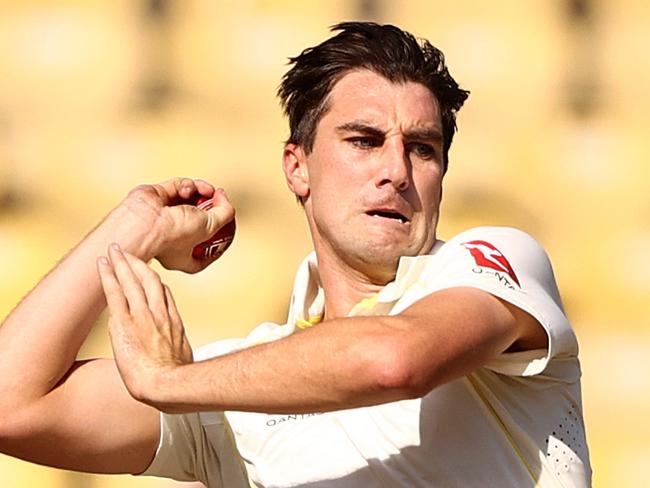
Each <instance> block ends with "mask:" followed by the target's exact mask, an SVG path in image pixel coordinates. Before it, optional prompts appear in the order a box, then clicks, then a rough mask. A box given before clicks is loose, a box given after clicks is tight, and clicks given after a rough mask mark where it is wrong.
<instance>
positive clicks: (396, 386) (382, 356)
mask: <svg viewBox="0 0 650 488" xmlns="http://www.w3.org/2000/svg"><path fill="white" fill-rule="evenodd" d="M373 363H374V364H373V369H374V372H375V378H376V381H377V386H378V388H380V389H381V390H384V391H390V392H393V393H394V395H395V396H396V397H397V399H400V400H405V399H410V398H420V397H422V396H424V395H426V394H427V393H429V392H430V391H431V390H432V389H433V386H434V384H433V381H432V378H431V374H427V371H423V369H424V368H423V367H422V364H421V362H420V361H418V359H417V354H414V352H413V351H412V350H411V347H410V346H409V345H408V344H400V343H395V342H391V343H389V344H384V345H383V346H382V347H381V351H378V353H377V354H375V355H374V360H373Z"/></svg>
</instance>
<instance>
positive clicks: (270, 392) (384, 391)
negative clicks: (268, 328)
mask: <svg viewBox="0 0 650 488" xmlns="http://www.w3.org/2000/svg"><path fill="white" fill-rule="evenodd" d="M391 320H396V319H395V318H390V317H372V318H371V317H357V318H355V319H343V320H334V321H329V322H326V323H323V324H319V325H318V326H317V327H314V328H313V329H309V330H306V331H303V332H300V333H298V334H295V335H293V336H290V337H288V338H286V339H283V340H281V341H277V342H274V343H270V344H264V345H260V346H256V347H253V348H250V349H246V350H243V351H239V352H237V353H233V354H230V355H226V356H223V357H218V358H214V359H211V360H207V361H201V362H196V363H191V364H187V365H183V366H180V367H177V368H170V369H167V370H162V371H159V372H158V373H157V374H155V375H154V376H152V383H151V384H150V385H148V387H146V388H145V389H146V391H147V393H145V394H144V395H143V398H141V401H144V402H145V403H149V404H152V405H154V406H156V407H157V408H159V409H161V410H164V411H168V412H171V413H178V412H187V411H206V410H240V411H262V412H266V413H307V412H314V411H328V410H340V409H344V408H354V407H359V406H366V405H373V404H379V403H384V402H388V401H394V400H399V399H403V398H408V397H411V396H414V390H413V389H411V388H410V386H409V383H408V378H406V377H405V376H403V371H402V370H401V369H400V368H401V366H400V365H401V364H402V361H401V360H400V359H399V358H398V357H396V351H399V347H395V346H396V344H395V330H394V329H393V328H392V327H391V325H390V323H391Z"/></svg>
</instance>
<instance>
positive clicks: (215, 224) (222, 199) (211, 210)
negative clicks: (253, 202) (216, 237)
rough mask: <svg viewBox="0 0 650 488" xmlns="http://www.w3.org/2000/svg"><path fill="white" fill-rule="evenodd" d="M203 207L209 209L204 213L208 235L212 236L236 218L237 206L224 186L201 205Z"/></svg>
mask: <svg viewBox="0 0 650 488" xmlns="http://www.w3.org/2000/svg"><path fill="white" fill-rule="evenodd" d="M209 202H211V203H209ZM201 208H204V209H205V210H207V212H205V214H204V217H205V227H204V228H205V231H206V237H209V236H212V235H213V234H214V233H215V232H217V231H218V230H219V229H221V228H222V227H223V226H224V225H226V224H227V223H228V222H230V221H232V220H234V218H235V207H233V205H232V203H230V200H229V199H228V195H226V192H225V190H224V189H223V188H218V189H217V190H216V191H215V192H214V196H213V197H212V199H211V200H208V201H206V202H205V203H204V204H203V205H201Z"/></svg>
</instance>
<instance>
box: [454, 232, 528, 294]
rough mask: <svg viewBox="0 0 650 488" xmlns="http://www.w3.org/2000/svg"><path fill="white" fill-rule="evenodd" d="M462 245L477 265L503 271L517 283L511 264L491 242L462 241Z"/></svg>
mask: <svg viewBox="0 0 650 488" xmlns="http://www.w3.org/2000/svg"><path fill="white" fill-rule="evenodd" d="M462 245H463V246H465V247H466V248H467V250H468V251H469V252H470V254H471V255H472V256H473V257H474V260H475V261H476V264H477V265H479V266H481V267H483V268H491V269H493V270H495V271H499V272H501V273H505V274H507V275H508V276H510V278H512V280H513V281H514V282H515V283H517V285H519V280H518V279H517V275H516V274H515V270H514V269H512V266H510V263H509V262H508V260H507V259H506V257H505V256H504V255H503V254H502V253H501V251H499V250H498V249H497V248H496V247H494V246H493V245H492V244H490V243H489V242H485V241H469V242H464V243H463V244H462ZM519 286H521V285H519Z"/></svg>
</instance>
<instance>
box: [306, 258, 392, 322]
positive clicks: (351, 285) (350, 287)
mask: <svg viewBox="0 0 650 488" xmlns="http://www.w3.org/2000/svg"><path fill="white" fill-rule="evenodd" d="M323 251H324V250H323V249H321V250H319V249H316V255H317V257H318V274H319V278H320V282H321V286H322V287H323V290H324V292H325V316H324V319H325V320H329V319H333V318H337V317H345V316H347V315H348V313H349V312H350V310H352V308H353V307H354V306H355V305H356V304H357V303H359V302H360V301H361V300H363V299H364V298H369V297H371V296H373V295H374V294H376V293H378V292H379V291H380V290H381V289H382V288H383V287H384V285H385V284H386V281H384V282H382V281H376V280H373V279H372V278H371V277H369V276H367V275H366V274H364V273H363V272H361V271H358V270H356V269H354V268H352V267H350V266H349V265H347V264H346V263H344V262H342V261H341V260H340V259H339V258H338V257H337V256H336V255H333V254H331V253H328V252H323Z"/></svg>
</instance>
